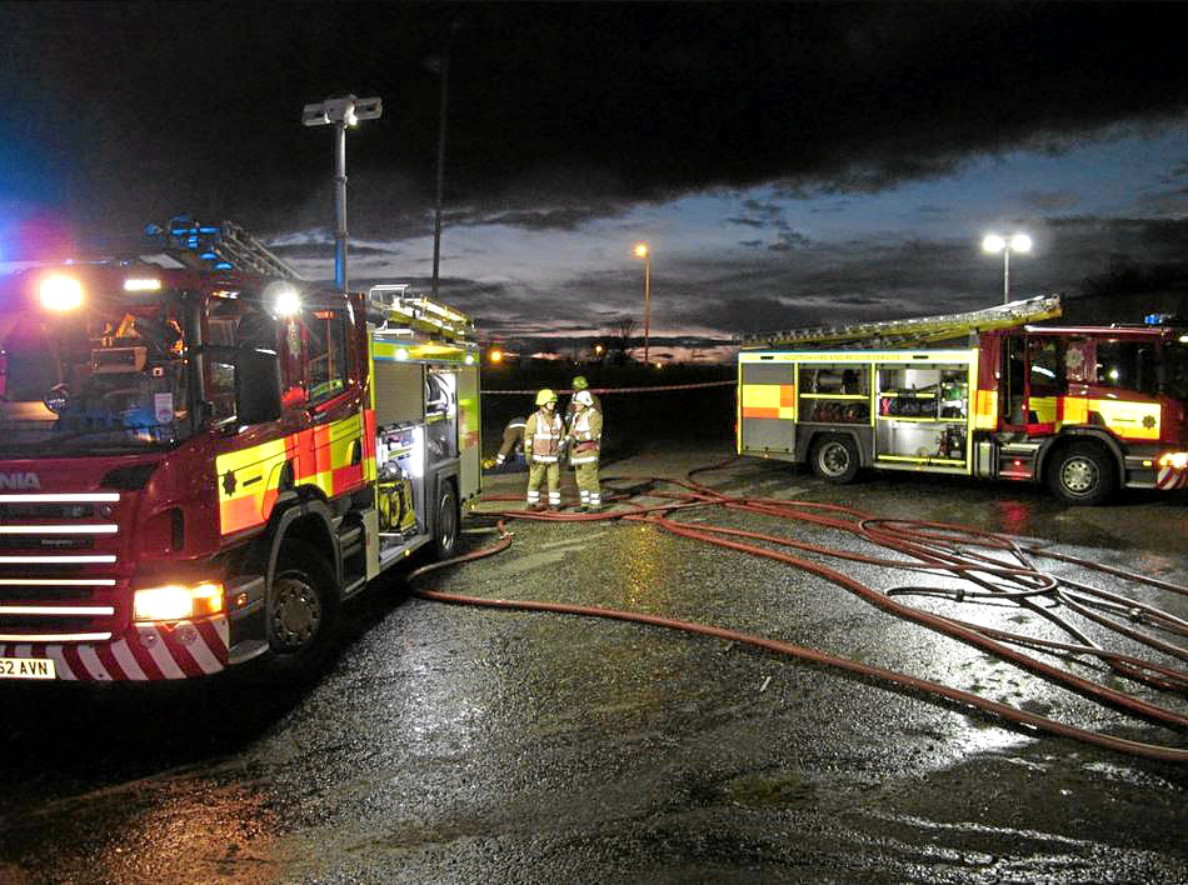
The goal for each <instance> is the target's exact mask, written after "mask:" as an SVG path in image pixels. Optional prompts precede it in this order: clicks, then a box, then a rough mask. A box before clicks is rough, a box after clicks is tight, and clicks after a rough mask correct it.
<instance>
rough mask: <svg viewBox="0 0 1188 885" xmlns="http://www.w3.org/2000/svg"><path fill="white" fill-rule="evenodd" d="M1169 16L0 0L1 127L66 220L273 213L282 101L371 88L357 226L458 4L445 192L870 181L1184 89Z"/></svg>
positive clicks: (432, 125)
mask: <svg viewBox="0 0 1188 885" xmlns="http://www.w3.org/2000/svg"><path fill="white" fill-rule="evenodd" d="M1186 18H1188V10H1185V9H1184V8H1183V7H1180V6H1178V5H1174V4H1172V5H1156V4H1130V5H1126V4H1122V5H1109V4H1085V5H1074V6H1068V5H1063V4H1001V3H994V4H977V3H960V4H927V5H907V6H900V5H891V4H873V5H866V4H796V5H793V4H759V5H744V4H685V5H673V4H623V5H611V4H577V3H564V4H545V5H523V4H462V5H458V6H443V5H421V4H383V5H364V6H358V5H347V4H324V5H312V4H291V5H290V4H285V5H281V4H274V5H271V6H269V5H261V6H258V7H257V6H248V5H244V6H243V7H235V6H231V5H227V4H218V5H211V4H197V3H195V4H78V5H73V4H71V5H55V4H47V3H43V4H37V5H21V4H9V5H6V6H5V7H3V8H2V9H0V50H2V54H0V58H3V62H2V63H3V65H4V73H5V79H6V80H7V82H8V83H9V84H10V87H11V94H10V95H9V97H8V100H7V102H8V109H9V112H10V113H9V119H8V122H7V123H6V124H5V131H4V133H3V134H4V135H5V137H6V141H9V143H13V144H20V145H21V146H22V147H23V148H24V151H23V152H24V153H25V154H27V155H29V156H30V157H34V158H36V163H32V165H31V166H30V168H29V170H27V172H28V174H27V175H24V176H22V177H21V178H22V180H25V181H27V180H30V179H31V177H36V176H40V178H41V179H42V180H44V181H46V182H47V185H48V186H47V188H45V190H44V192H47V193H60V194H62V195H64V197H65V198H66V199H68V200H69V202H70V203H71V207H72V210H73V211H74V214H75V217H76V218H78V219H80V220H81V221H82V222H83V223H84V225H86V224H90V225H92V226H94V225H110V224H112V223H113V222H115V221H124V219H127V221H128V222H129V223H131V222H135V223H136V224H140V223H143V221H145V220H147V219H156V218H162V217H167V216H168V215H169V214H172V213H173V212H177V211H181V210H182V209H187V210H190V211H193V212H194V213H195V214H197V215H199V216H207V217H211V216H213V215H228V216H234V217H236V218H237V219H242V220H243V223H245V224H248V225H250V226H251V227H252V228H253V229H256V230H265V231H279V230H284V229H290V230H291V229H294V228H298V229H300V228H303V227H307V226H309V223H310V221H311V220H312V219H314V218H315V217H316V218H317V220H319V221H320V220H322V219H323V218H324V217H325V213H326V212H327V211H328V207H329V206H330V205H331V204H330V203H329V202H328V198H329V194H328V191H329V181H328V179H329V176H328V174H327V170H328V166H329V162H330V144H331V140H330V132H329V130H328V129H324V128H323V129H315V130H304V129H302V127H301V126H300V125H299V122H298V116H299V113H300V109H301V106H302V105H303V104H304V103H305V102H307V101H316V100H320V99H321V98H323V97H325V96H326V95H329V94H333V93H335V92H342V91H347V90H352V91H354V92H356V94H360V95H364V94H379V95H382V96H383V97H384V100H385V113H384V117H383V118H382V119H381V120H378V121H370V122H367V123H365V124H364V125H363V126H362V127H360V129H359V131H358V132H354V133H352V135H351V138H350V148H349V154H350V163H351V167H352V178H353V179H355V178H356V177H357V180H359V181H368V182H372V183H373V182H375V181H376V176H379V175H387V176H390V177H388V178H386V179H385V180H384V181H383V182H381V183H380V184H378V185H375V184H369V185H368V186H367V187H361V188H355V189H353V190H352V197H351V199H352V212H353V214H354V217H355V219H357V223H356V222H354V221H353V222H352V224H353V230H355V229H357V230H358V232H359V233H360V234H362V235H367V234H368V233H371V232H373V231H371V230H370V228H372V227H382V229H383V231H384V232H385V233H387V234H391V233H393V232H394V230H409V231H413V230H418V231H423V230H424V226H425V224H426V210H427V208H428V207H429V206H431V205H432V194H433V183H434V174H433V170H434V162H435V157H436V134H437V122H438V105H439V94H438V86H439V80H438V79H437V76H436V75H435V74H433V73H432V72H430V71H429V70H428V69H427V68H426V67H425V66H424V65H423V63H422V62H423V61H424V59H425V57H426V56H428V55H429V54H430V53H431V52H433V51H435V50H437V49H439V47H440V46H441V43H442V40H443V35H444V34H445V33H446V29H447V25H448V23H449V22H450V21H451V20H457V21H459V22H460V24H461V28H460V30H458V32H457V34H456V36H455V37H454V43H453V48H452V53H451V59H452V62H451V68H450V77H451V79H450V105H449V107H450V116H449V124H450V125H449V139H448V148H447V177H446V198H447V204H452V205H459V204H460V203H466V204H472V205H479V204H486V205H491V204H492V203H497V204H500V205H502V206H504V207H505V208H504V210H503V211H506V212H508V213H510V214H509V215H508V223H514V224H522V225H525V226H529V227H531V226H533V225H540V224H544V225H548V224H551V223H556V224H558V225H560V226H561V228H562V229H569V228H567V227H565V225H576V224H580V223H581V217H580V214H579V215H575V216H568V217H567V216H566V215H565V213H564V212H560V214H557V215H551V214H550V212H548V211H546V212H545V213H544V214H543V215H540V214H533V213H531V212H529V213H527V214H516V213H517V212H519V211H520V210H525V209H536V208H537V207H539V206H541V205H546V206H548V205H554V206H558V207H563V206H564V205H566V200H567V199H574V200H577V201H578V202H579V205H587V206H590V207H592V209H591V211H593V212H613V211H614V209H615V206H616V205H618V204H619V203H620V202H621V201H622V200H660V199H665V198H668V197H671V196H673V195H677V194H681V193H687V192H690V191H702V190H706V189H709V188H714V187H730V188H734V187H745V186H748V185H752V184H756V183H759V182H766V181H773V180H779V181H782V182H783V185H784V193H787V194H796V193H803V192H804V189H805V188H811V189H820V188H824V189H825V190H827V191H832V192H849V191H856V192H869V191H874V190H879V189H882V188H886V187H890V186H893V185H895V184H897V183H899V182H901V181H903V180H905V179H912V178H920V177H929V176H935V175H939V174H944V173H947V172H949V171H952V170H953V169H956V168H958V167H959V166H960V165H961V164H962V163H963V162H964V160H965V158H967V157H969V156H971V155H974V154H978V153H994V152H999V151H1004V150H1009V149H1012V148H1016V147H1019V146H1030V147H1036V146H1043V147H1045V148H1047V149H1049V150H1052V151H1055V152H1059V151H1061V150H1063V149H1065V148H1066V147H1067V146H1068V145H1070V144H1073V143H1075V141H1076V140H1077V138H1078V137H1080V136H1081V135H1084V134H1087V133H1092V132H1095V131H1098V130H1100V129H1101V128H1102V127H1105V126H1110V125H1113V124H1115V123H1116V122H1117V121H1119V120H1131V121H1144V120H1159V119H1162V118H1165V117H1167V116H1168V115H1170V114H1174V113H1177V112H1180V111H1182V110H1183V109H1184V108H1185V106H1186V105H1188V92H1186V90H1185V78H1184V69H1183V66H1182V65H1179V64H1176V63H1174V62H1172V61H1171V60H1173V59H1175V58H1178V57H1180V56H1181V54H1182V42H1183V41H1182V35H1183V33H1184V28H1183V27H1182V26H1183V24H1184V22H1185V19H1186ZM33 165H35V166H36V167H37V168H36V170H34V169H32V166H33ZM316 182H321V187H320V188H315V186H314V183H316ZM26 190H27V188H26ZM322 190H324V191H325V193H324V194H323V193H322V192H321V191H322ZM315 196H316V199H315ZM594 198H597V199H594ZM746 217H756V218H759V217H760V216H751V215H750V214H748V215H747V216H746Z"/></svg>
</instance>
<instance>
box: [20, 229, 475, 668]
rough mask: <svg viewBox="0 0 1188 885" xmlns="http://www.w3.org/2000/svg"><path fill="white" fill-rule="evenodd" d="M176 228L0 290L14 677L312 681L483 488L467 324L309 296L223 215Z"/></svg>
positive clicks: (443, 548) (434, 312) (429, 308)
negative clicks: (350, 629) (378, 592)
mask: <svg viewBox="0 0 1188 885" xmlns="http://www.w3.org/2000/svg"><path fill="white" fill-rule="evenodd" d="M191 234H192V236H191ZM161 236H162V237H164V238H165V239H166V240H167V242H168V244H169V245H171V246H175V247H178V246H180V247H181V248H180V249H172V250H170V249H165V250H161V254H159V255H156V256H154V257H152V258H151V263H150V262H149V261H146V260H144V259H143V258H138V259H133V260H107V261H100V262H93V263H77V264H68V265H63V266H61V267H53V268H38V269H35V270H30V271H26V272H23V273H20V274H17V275H14V276H12V277H10V278H8V279H7V280H5V281H3V284H2V287H0V678H29V679H60V680H79V681H120V680H132V681H135V680H164V679H185V678H190V677H200V676H204V675H209V674H213V673H217V672H219V671H222V670H224V669H226V668H228V667H232V666H236V665H240V664H244V663H246V662H248V661H256V660H257V659H258V666H260V667H261V668H265V669H266V670H267V671H269V672H270V673H272V674H273V675H276V676H280V677H285V676H299V675H304V674H307V673H309V672H313V671H315V670H316V669H317V667H318V665H319V664H320V663H321V662H322V661H323V660H324V659H325V656H326V652H327V651H328V649H329V648H330V646H331V645H332V640H333V637H334V633H335V627H336V624H337V622H338V619H339V611H340V607H341V605H342V603H343V602H344V601H345V600H347V599H349V598H350V597H352V596H354V595H355V594H356V593H358V592H359V591H360V590H362V589H363V587H364V586H366V585H367V583H368V582H369V581H371V580H372V579H373V578H375V577H376V576H377V575H378V574H380V573H381V572H382V571H384V570H385V569H387V568H389V567H391V566H393V565H395V564H397V563H399V562H402V561H404V560H405V559H406V558H407V557H408V556H409V555H410V554H412V553H413V551H415V550H417V549H418V548H420V547H422V546H430V547H432V548H433V549H434V551H435V552H436V554H437V555H438V556H448V555H450V554H451V553H452V552H453V550H454V547H455V544H456V541H457V536H458V528H459V520H460V505H461V503H462V502H464V501H466V500H468V499H469V498H471V497H473V496H475V495H476V494H477V493H478V491H479V480H480V465H479V459H480V451H481V449H480V445H479V388H478V365H479V358H478V357H479V354H478V348H477V346H476V345H475V344H473V343H472V342H471V340H470V338H471V337H472V332H473V327H472V325H471V323H470V321H469V320H468V319H467V318H466V317H465V316H463V315H462V314H459V313H457V312H456V311H453V310H451V309H449V308H446V307H443V306H441V305H438V304H435V303H432V302H429V301H427V300H425V299H421V298H416V297H413V296H411V295H410V294H409V293H408V292H407V290H406V289H405V288H404V287H403V286H379V287H375V288H373V289H372V290H370V291H369V292H368V293H350V294H343V293H340V292H335V291H328V290H325V289H319V288H316V287H313V286H310V285H308V284H303V283H301V282H300V281H297V280H295V279H293V275H292V274H291V273H289V272H288V271H287V269H286V268H285V266H284V265H283V263H282V262H280V261H279V260H278V259H276V258H275V256H272V255H271V254H270V253H268V252H267V250H265V249H263V248H262V247H259V244H258V243H255V242H254V241H252V240H251V238H250V237H247V236H246V235H244V234H243V233H242V231H239V230H238V229H237V228H235V227H234V226H233V225H230V224H224V225H223V226H221V227H215V228H201V229H200V228H199V227H198V226H197V225H193V226H190V227H183V228H179V229H174V230H171V231H169V232H168V233H162V234H161ZM200 236H201V239H202V242H201V243H199V242H198V240H199V237H200ZM203 250H205V251H203ZM200 255H201V258H200V257H199V256H200ZM232 255H234V256H235V257H236V260H234V261H233V260H229V256H232ZM202 259H205V261H203V260H202ZM233 265H234V266H233Z"/></svg>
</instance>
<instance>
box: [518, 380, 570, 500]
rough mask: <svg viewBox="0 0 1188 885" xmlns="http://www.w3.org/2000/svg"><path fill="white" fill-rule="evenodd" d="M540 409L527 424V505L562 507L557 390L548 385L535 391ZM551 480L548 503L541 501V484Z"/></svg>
mask: <svg viewBox="0 0 1188 885" xmlns="http://www.w3.org/2000/svg"><path fill="white" fill-rule="evenodd" d="M536 406H537V409H536V411H535V412H533V413H532V414H531V415H530V416H529V417H528V421H527V422H526V423H525V425H524V457H525V458H526V459H527V460H528V496H527V498H528V509H529V510H535V511H540V510H545V509H552V510H560V509H561V464H560V460H561V438H562V435H563V434H562V431H563V428H562V424H561V416H560V415H558V414H557V394H555V393H553V391H551V390H549V389H548V388H545V389H544V390H540V391H538V392H537V394H536ZM546 478H547V479H548V482H549V504H548V507H547V508H546V507H545V505H544V504H542V503H541V502H540V484H541V482H543V481H544V480H545V479H546Z"/></svg>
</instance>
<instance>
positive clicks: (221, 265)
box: [215, 261, 235, 270]
mask: <svg viewBox="0 0 1188 885" xmlns="http://www.w3.org/2000/svg"><path fill="white" fill-rule="evenodd" d="M234 269H235V265H233V264H232V263H231V262H230V261H219V262H217V263H216V264H215V270H234Z"/></svg>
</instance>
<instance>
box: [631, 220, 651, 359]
mask: <svg viewBox="0 0 1188 885" xmlns="http://www.w3.org/2000/svg"><path fill="white" fill-rule="evenodd" d="M632 252H633V253H634V255H635V257H636V258H642V259H643V262H644V362H645V363H646V362H647V361H648V336H649V334H650V332H651V328H652V250H651V248H649V246H648V244H647V243H636V244H635V248H634V249H633V250H632Z"/></svg>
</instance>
